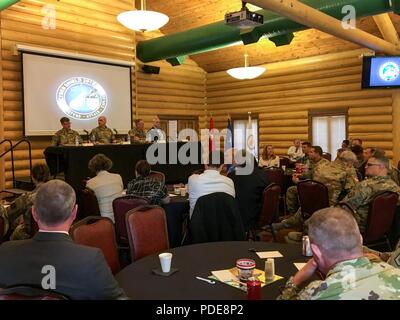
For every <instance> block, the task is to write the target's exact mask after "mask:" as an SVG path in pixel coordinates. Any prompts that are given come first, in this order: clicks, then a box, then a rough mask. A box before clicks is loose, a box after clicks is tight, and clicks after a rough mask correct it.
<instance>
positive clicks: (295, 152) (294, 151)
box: [287, 139, 304, 162]
mask: <svg viewBox="0 0 400 320" xmlns="http://www.w3.org/2000/svg"><path fill="white" fill-rule="evenodd" d="M293 144H294V145H293V146H291V147H289V150H288V152H287V154H288V156H289V159H290V160H291V161H293V162H296V161H297V160H299V159H300V158H302V157H303V156H304V153H303V150H302V148H301V143H300V139H295V140H294V142H293Z"/></svg>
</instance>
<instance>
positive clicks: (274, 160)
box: [258, 144, 279, 168]
mask: <svg viewBox="0 0 400 320" xmlns="http://www.w3.org/2000/svg"><path fill="white" fill-rule="evenodd" d="M258 165H259V166H260V167H278V168H279V157H278V156H277V155H276V154H275V153H274V147H273V146H272V145H270V144H269V145H267V146H265V148H264V151H263V153H262V155H261V157H260V161H259V162H258Z"/></svg>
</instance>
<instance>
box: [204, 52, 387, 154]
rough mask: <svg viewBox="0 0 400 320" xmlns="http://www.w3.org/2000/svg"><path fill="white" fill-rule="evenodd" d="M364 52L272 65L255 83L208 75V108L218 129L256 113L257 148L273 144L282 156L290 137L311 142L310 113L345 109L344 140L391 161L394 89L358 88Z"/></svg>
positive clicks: (217, 74) (322, 56)
mask: <svg viewBox="0 0 400 320" xmlns="http://www.w3.org/2000/svg"><path fill="white" fill-rule="evenodd" d="M364 52H368V49H360V50H352V51H346V52H341V53H335V54H327V55H320V56H316V57H310V58H303V59H296V60H291V61H284V62H278V63H271V64H268V65H265V67H266V68H267V71H266V72H265V73H264V74H263V75H262V76H260V77H259V78H257V79H254V80H236V79H234V78H232V77H230V76H229V75H228V74H227V73H226V72H214V73H208V74H207V103H208V110H210V111H212V112H213V117H214V120H215V122H216V127H217V128H219V129H223V128H225V127H226V119H227V115H228V112H229V113H230V114H231V116H232V115H235V114H247V112H248V111H251V112H252V113H253V114H258V117H259V145H260V148H262V147H264V146H265V145H266V144H272V145H274V147H275V151H276V153H277V154H280V155H284V154H286V152H287V149H288V147H289V146H290V145H291V144H292V141H293V139H294V138H299V139H302V140H311V138H312V137H311V132H310V129H309V115H310V113H311V112H313V111H320V110H323V111H329V110H335V109H347V110H348V136H349V137H350V138H355V137H357V138H361V139H362V140H363V141H364V143H363V146H366V147H368V146H375V147H379V148H382V149H384V150H385V151H386V153H387V155H388V156H389V157H392V156H393V138H394V137H393V134H392V130H393V128H392V111H393V108H392V92H393V91H392V90H361V71H362V59H361V58H360V56H361V54H362V53H364Z"/></svg>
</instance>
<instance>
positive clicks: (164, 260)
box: [158, 252, 172, 273]
mask: <svg viewBox="0 0 400 320" xmlns="http://www.w3.org/2000/svg"><path fill="white" fill-rule="evenodd" d="M158 257H159V258H160V263H161V269H162V272H164V273H167V272H169V271H170V270H171V260H172V253H169V252H164V253H160V254H159V255H158Z"/></svg>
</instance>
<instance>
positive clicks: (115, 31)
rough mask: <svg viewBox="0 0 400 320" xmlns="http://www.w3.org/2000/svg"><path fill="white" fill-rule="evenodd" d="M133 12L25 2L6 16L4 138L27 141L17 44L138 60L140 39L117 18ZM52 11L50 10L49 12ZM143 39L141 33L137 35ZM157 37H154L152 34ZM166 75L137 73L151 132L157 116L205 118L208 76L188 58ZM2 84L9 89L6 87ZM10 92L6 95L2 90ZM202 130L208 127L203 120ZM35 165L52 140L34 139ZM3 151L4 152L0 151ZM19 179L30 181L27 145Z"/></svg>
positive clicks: (100, 5) (136, 102) (4, 167)
mask: <svg viewBox="0 0 400 320" xmlns="http://www.w3.org/2000/svg"><path fill="white" fill-rule="evenodd" d="M49 5H51V6H54V9H55V10H56V11H55V12H56V21H55V22H56V28H55V29H51V28H50V29H46V28H43V27H42V22H43V21H44V19H45V13H46V9H45V8H49V7H46V6H49ZM131 9H132V1H131V0H120V1H108V0H85V1H81V0H64V1H62V2H58V1H51V0H22V1H20V2H18V3H17V4H15V5H13V6H11V7H9V8H8V9H6V10H3V11H2V12H1V35H0V36H1V46H2V50H1V57H0V59H1V67H2V68H3V72H2V73H1V74H2V77H1V79H0V87H1V88H0V119H1V121H0V138H1V139H11V140H12V141H13V142H17V141H19V140H20V139H22V138H23V103H22V75H21V68H22V64H21V54H18V53H17V52H16V51H15V45H16V44H24V45H31V46H36V47H43V48H49V49H55V50H63V51H72V52H74V53H81V54H88V55H95V56H100V57H105V58H112V59H120V60H127V61H135V44H136V35H135V33H134V32H131V31H130V30H128V29H126V28H125V27H123V26H122V25H121V24H120V23H119V22H118V21H117V20H116V16H117V14H118V13H120V12H122V11H127V10H131ZM47 12H48V10H47ZM137 36H138V37H139V38H140V36H141V34H139V33H137ZM149 36H151V35H149ZM159 65H160V66H161V67H162V68H161V73H160V75H151V74H144V73H143V72H142V71H141V69H140V71H139V72H136V69H137V68H139V67H140V65H138V66H137V68H136V67H134V68H132V91H133V93H132V97H133V100H132V114H133V115H134V117H133V118H135V115H136V116H139V117H141V118H143V119H144V120H145V121H146V128H149V127H151V121H152V117H153V116H154V115H155V114H159V115H163V114H174V115H185V114H190V115H200V114H201V115H203V114H204V109H205V107H204V103H205V72H204V71H203V70H202V69H201V68H199V67H197V65H196V64H195V63H194V62H192V61H191V60H190V59H188V60H187V61H186V62H185V64H184V65H183V66H180V67H174V68H173V67H171V66H170V65H168V64H166V63H164V62H163V63H160V64H159ZM1 82H2V83H3V85H1ZM1 90H4V95H3V94H2V91H1ZM199 120H200V122H199V124H200V127H202V126H204V125H205V122H204V121H205V119H204V117H200V118H199ZM29 140H30V141H31V142H32V155H33V163H34V164H35V163H38V162H44V155H43V151H44V149H45V148H46V147H47V146H49V145H50V141H51V137H30V138H29ZM0 148H1V147H0ZM15 159H16V161H15V169H16V176H17V177H27V176H29V161H28V152H27V148H26V146H25V145H21V146H20V147H19V148H18V151H16V152H15ZM0 165H1V167H0V175H1V176H0V188H1V189H3V188H4V186H6V187H11V185H12V183H11V182H12V174H11V161H10V158H6V159H5V161H3V164H1V163H0Z"/></svg>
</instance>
